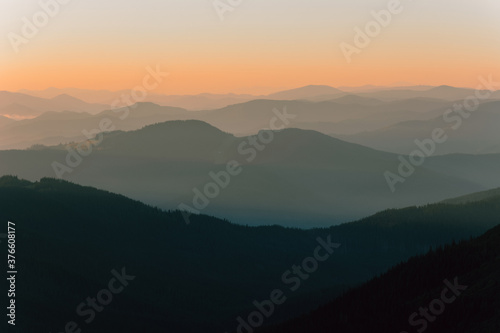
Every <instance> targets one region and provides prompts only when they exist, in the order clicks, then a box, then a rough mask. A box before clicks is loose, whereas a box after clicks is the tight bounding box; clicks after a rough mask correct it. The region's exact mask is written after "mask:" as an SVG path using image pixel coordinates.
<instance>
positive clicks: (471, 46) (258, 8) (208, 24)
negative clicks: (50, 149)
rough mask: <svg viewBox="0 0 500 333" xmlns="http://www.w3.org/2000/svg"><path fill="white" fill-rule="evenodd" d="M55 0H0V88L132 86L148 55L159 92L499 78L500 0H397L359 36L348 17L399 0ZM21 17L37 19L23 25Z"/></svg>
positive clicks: (359, 23) (355, 19)
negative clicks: (359, 40)
mask: <svg viewBox="0 0 500 333" xmlns="http://www.w3.org/2000/svg"><path fill="white" fill-rule="evenodd" d="M60 1H61V2H62V3H64V2H67V3H64V4H58V3H57V2H56V0H0V33H1V34H2V38H1V39H0V90H9V91H17V90H20V89H30V90H41V89H45V88H48V87H58V88H68V87H75V88H85V89H106V90H120V89H130V88H132V87H134V86H136V85H138V84H141V82H142V80H143V78H144V76H145V75H146V74H147V70H146V68H147V67H148V66H149V67H151V68H155V67H157V66H158V67H159V68H161V69H162V70H163V71H165V72H168V73H169V76H168V77H167V78H166V79H165V80H164V81H163V82H162V84H161V85H160V86H159V87H158V88H157V90H156V92H157V93H164V94H197V93H203V92H210V93H229V92H234V93H252V94H261V93H269V92H274V91H277V90H281V89H289V88H296V87H300V86H305V85H309V84H325V85H330V86H335V87H338V86H362V85H366V84H372V85H383V86H388V85H394V84H395V83H399V82H407V83H409V84H415V85H442V84H447V85H453V86H462V87H476V85H477V82H478V77H479V76H487V75H489V74H492V75H493V77H498V78H500V62H499V61H498V59H500V19H499V17H500V1H498V0H469V1H467V0H439V1H436V0H413V1H412V0H401V1H400V5H399V6H398V7H394V8H398V10H395V12H397V13H393V14H390V16H391V18H390V22H389V23H388V24H384V25H385V26H382V25H381V24H378V26H379V27H380V29H379V31H377V30H371V34H372V37H369V36H368V38H369V42H368V43H365V44H366V45H362V44H358V46H360V45H361V46H363V47H357V45H356V43H355V41H354V39H355V35H356V33H355V30H354V29H355V28H356V27H358V28H360V29H361V30H362V31H364V30H365V28H366V26H367V25H368V26H371V27H375V28H374V29H376V26H377V24H375V25H374V24H373V22H375V21H374V17H373V16H372V11H375V12H380V11H382V10H384V11H387V10H388V9H387V8H388V7H389V6H390V4H391V2H392V1H397V0H383V1H380V0H240V1H239V4H238V0H60ZM217 1H218V2H217ZM54 3H57V4H58V5H57V7H58V8H57V10H53V12H52V14H53V15H52V16H49V15H45V18H46V19H45V20H44V14H40V13H41V11H42V10H43V9H42V4H49V5H48V6H49V7H48V8H52V9H53V8H54ZM215 3H218V4H222V5H225V6H226V7H225V8H226V9H227V8H229V9H230V10H226V11H224V12H223V13H222V12H221V11H219V12H218V11H217V10H216V8H215V6H214V4H215ZM229 3H233V4H235V6H231V5H229ZM221 8H222V7H221ZM391 8H393V7H391ZM387 12H388V11H387ZM42 13H43V12H42ZM389 13H390V12H389ZM219 14H220V15H219ZM221 17H222V18H223V20H221ZM23 18H26V20H27V21H28V22H30V23H31V24H34V19H38V20H39V21H37V22H39V24H40V27H38V28H37V30H38V31H37V32H36V33H33V34H32V35H29V34H28V35H26V34H23V30H24V32H26V31H28V32H32V31H29V29H27V28H26V27H25V28H24V29H23V26H25V25H26V23H25V20H24V19H23ZM23 20H24V21H23ZM35 23H36V22H35ZM35 27H36V26H35ZM365 33H366V32H365ZM18 37H19V38H18ZM21 41H22V42H21ZM365 42H366V41H365ZM341 45H344V50H345V49H346V45H349V50H353V49H354V48H356V52H355V53H352V54H351V55H350V57H349V58H350V62H348V61H347V58H346V56H345V52H344V51H343V49H342V48H341ZM16 49H17V52H16Z"/></svg>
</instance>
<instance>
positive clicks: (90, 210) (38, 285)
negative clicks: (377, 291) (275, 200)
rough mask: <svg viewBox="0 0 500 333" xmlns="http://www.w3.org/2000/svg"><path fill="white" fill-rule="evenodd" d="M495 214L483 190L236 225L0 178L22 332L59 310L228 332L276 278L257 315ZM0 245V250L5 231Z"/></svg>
mask: <svg viewBox="0 0 500 333" xmlns="http://www.w3.org/2000/svg"><path fill="white" fill-rule="evenodd" d="M499 215H500V207H499V205H498V203H497V202H494V201H491V202H480V203H474V204H467V205H459V206H455V205H443V204H438V205H431V206H427V207H422V208H408V209H403V210H394V211H387V212H382V213H380V214H377V215H375V216H372V217H370V218H367V219H364V220H362V221H359V222H356V223H350V224H344V225H342V226H337V227H332V228H329V229H312V230H307V231H306V230H300V229H289V228H283V227H277V226H269V227H246V226H239V225H234V224H231V223H229V222H228V221H224V220H220V219H216V218H212V217H209V216H203V215H200V216H194V215H193V216H191V224H190V225H186V224H185V223H184V220H183V217H182V215H181V213H179V212H164V211H161V210H159V209H156V208H152V207H149V206H146V205H144V204H142V203H140V202H138V201H134V200H130V199H128V198H126V197H123V196H120V195H115V194H112V193H109V192H105V191H101V190H97V189H94V188H91V187H82V186H79V185H75V184H72V183H69V182H65V181H59V180H54V179H47V178H45V179H42V180H40V181H39V182H29V181H24V180H19V179H17V178H15V177H2V178H0V221H2V222H1V225H2V226H3V227H2V228H5V230H6V225H7V221H12V222H15V223H16V235H17V236H16V251H17V252H16V261H17V266H18V267H17V269H18V271H19V274H18V282H17V284H18V286H19V288H18V293H17V295H16V297H17V301H18V303H19V308H18V313H17V315H18V317H17V319H18V322H17V325H16V326H17V327H16V328H18V329H19V330H20V331H22V332H42V331H45V332H53V333H54V332H61V331H63V328H64V325H65V324H66V322H68V321H75V322H77V323H79V324H81V327H82V330H83V332H143V331H147V330H152V331H166V332H182V333H186V332H199V331H204V332H217V333H219V332H225V331H228V332H229V331H231V330H233V329H235V328H236V326H237V323H236V318H237V317H238V316H246V315H248V313H250V312H251V311H253V310H254V307H253V305H252V302H253V301H254V300H264V299H266V298H268V297H269V293H270V291H272V290H274V289H276V288H281V289H283V290H286V291H288V294H287V296H288V297H289V298H288V300H287V302H286V303H285V304H283V305H282V306H280V307H279V308H278V309H277V310H276V313H275V314H274V315H273V316H272V317H271V318H269V319H268V320H267V321H266V324H267V323H273V322H274V323H276V322H279V321H282V320H287V319H290V318H292V317H295V316H298V315H299V314H301V313H305V312H308V311H311V310H313V309H314V308H316V307H317V306H318V305H321V304H326V303H327V302H328V301H329V300H331V299H333V298H334V297H335V296H337V295H338V294H339V293H340V292H341V291H342V290H346V287H347V286H354V285H357V284H359V283H362V282H364V281H367V280H368V279H370V278H371V277H373V276H375V275H376V274H380V273H382V272H384V271H386V270H387V269H388V268H390V267H391V266H393V265H395V264H397V263H398V262H401V261H402V260H406V259H408V258H409V257H410V256H413V255H416V254H422V253H425V252H427V251H428V249H429V247H430V246H437V245H442V244H446V243H449V242H451V241H452V240H453V239H456V240H459V239H463V238H469V237H470V236H471V235H477V234H480V233H482V232H484V231H485V230H487V229H488V228H490V227H491V226H493V225H496V224H497V223H498V216H499ZM2 232H3V230H2ZM328 235H331V239H332V241H333V242H338V243H341V246H340V248H338V249H337V250H336V251H335V252H334V253H333V254H332V256H331V257H330V258H329V259H328V260H327V261H325V262H322V263H321V264H320V266H319V268H318V269H317V271H315V272H314V274H311V276H310V278H308V279H307V281H303V283H301V286H300V288H299V289H298V290H297V291H295V292H291V291H290V290H289V287H290V285H289V284H285V283H284V282H283V281H282V275H283V273H284V272H286V271H287V270H289V269H291V267H292V265H296V264H300V263H301V262H302V261H303V260H304V258H307V257H310V256H312V255H313V251H314V250H315V248H316V247H317V246H318V242H317V240H316V239H317V237H322V238H323V239H327V237H328ZM0 249H1V251H6V244H5V243H4V242H2V243H0ZM2 267H3V266H2ZM122 267H124V268H125V269H126V272H127V274H130V275H134V276H136V278H135V280H134V281H132V282H131V283H130V285H129V286H128V287H127V288H126V289H125V290H124V292H123V293H121V294H118V295H116V296H115V298H114V300H113V301H112V303H111V304H110V305H109V306H107V307H106V308H105V310H103V312H100V313H97V316H96V319H95V320H94V321H93V322H92V323H91V324H89V325H87V324H84V323H83V320H82V317H79V316H78V315H77V314H76V312H75V310H76V307H77V306H78V305H79V304H80V303H81V302H83V301H85V300H86V299H87V297H95V295H96V294H97V292H99V291H100V290H101V289H103V288H105V287H106V286H107V283H108V282H109V280H110V279H111V277H112V275H111V270H112V269H116V270H121V268H122ZM3 283H5V281H4V282H3ZM5 287H6V286H5Z"/></svg>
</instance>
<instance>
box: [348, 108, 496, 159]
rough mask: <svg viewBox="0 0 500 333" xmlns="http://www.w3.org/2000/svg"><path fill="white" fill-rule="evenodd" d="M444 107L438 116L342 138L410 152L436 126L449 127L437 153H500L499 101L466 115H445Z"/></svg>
mask: <svg viewBox="0 0 500 333" xmlns="http://www.w3.org/2000/svg"><path fill="white" fill-rule="evenodd" d="M444 114H445V110H443V112H442V114H441V115H439V116H438V117H437V118H434V119H430V120H418V121H417V120H414V121H405V122H401V123H398V124H395V125H392V126H389V127H387V128H383V129H379V130H376V131H371V132H364V133H358V134H355V135H350V136H342V137H341V138H343V139H345V140H347V141H350V142H355V143H359V144H362V145H366V146H369V147H372V148H375V149H381V150H384V151H390V152H394V153H400V154H409V153H410V152H412V151H413V150H414V149H416V148H417V147H416V146H415V143H414V141H415V139H419V140H423V139H425V138H430V137H431V135H432V131H433V130H434V129H435V128H442V129H444V130H445V131H446V135H447V136H448V139H447V141H446V142H444V143H442V144H439V145H438V146H437V150H436V153H437V154H450V153H463V154H487V153H500V143H499V142H500V134H499V132H498V130H497V124H498V123H499V122H500V101H493V102H486V103H483V104H481V105H480V106H479V108H478V110H477V111H475V112H474V113H467V114H468V115H467V116H465V117H463V116H459V115H458V113H455V114H452V115H448V116H447V117H446V119H445V118H443V117H444Z"/></svg>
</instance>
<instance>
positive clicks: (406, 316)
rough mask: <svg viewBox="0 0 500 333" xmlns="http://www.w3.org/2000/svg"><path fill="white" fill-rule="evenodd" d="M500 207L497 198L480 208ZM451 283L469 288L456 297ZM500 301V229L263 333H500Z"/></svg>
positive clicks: (442, 249)
mask: <svg viewBox="0 0 500 333" xmlns="http://www.w3.org/2000/svg"><path fill="white" fill-rule="evenodd" d="M499 204H500V200H499V197H494V198H489V199H486V200H485V201H484V202H482V203H480V204H478V205H477V207H478V208H480V207H483V208H485V209H487V208H488V207H491V206H495V205H496V206H497V207H498V206H499ZM479 218H480V217H479V216H478V219H479ZM445 280H448V281H449V282H450V283H451V285H453V286H455V287H456V284H458V285H460V286H466V287H467V288H466V289H465V290H461V289H464V287H456V289H458V291H457V292H456V293H454V292H453V291H451V289H452V288H450V285H449V284H448V283H446V282H444V281H445ZM445 288H448V291H446V292H444V297H446V299H447V300H451V299H454V301H451V302H450V304H448V303H446V302H444V301H443V299H442V298H441V297H442V295H443V294H442V293H443V290H444V289H445ZM499 296H500V226H497V227H495V228H493V229H491V230H489V231H488V232H486V233H485V234H484V235H482V236H480V237H478V238H476V239H473V240H470V241H462V242H460V243H459V244H453V245H452V246H445V247H438V248H437V249H435V250H434V251H432V252H430V253H428V254H427V255H422V256H417V257H413V258H411V259H410V260H409V261H408V262H406V263H404V264H400V265H398V266H396V267H394V268H393V269H391V270H389V271H388V272H387V273H385V274H384V275H382V276H381V277H379V278H375V279H373V280H371V281H369V282H368V283H366V284H364V285H362V286H361V287H359V288H356V289H353V290H350V291H349V292H347V293H345V294H343V295H342V296H341V297H339V298H337V299H336V300H335V301H333V302H331V303H329V304H328V305H326V306H323V307H321V308H319V309H318V310H316V311H314V312H313V313H311V314H309V315H306V316H303V317H301V318H298V319H295V320H292V321H289V322H287V323H285V324H282V325H280V326H275V327H268V328H266V329H263V330H261V331H258V332H259V333H285V332H286V333H302V332H303V333H306V332H315V333H321V332H325V333H326V332H328V333H330V332H339V333H364V332H374V333H378V332H380V333H386V332H395V333H397V332H402V333H407V332H408V333H411V332H424V331H425V332H428V333H432V332H436V333H494V332H500V298H499ZM442 304H444V307H443V308H441V305H442ZM421 308H422V309H423V310H422V311H423V312H420V311H421ZM425 311H427V313H428V314H429V317H426V314H425Z"/></svg>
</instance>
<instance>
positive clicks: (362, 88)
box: [338, 84, 433, 93]
mask: <svg viewBox="0 0 500 333" xmlns="http://www.w3.org/2000/svg"><path fill="white" fill-rule="evenodd" d="M431 88H433V87H432V86H422V85H419V86H412V85H409V84H404V85H400V86H395V85H394V86H391V87H388V86H375V85H370V84H368V85H364V86H360V87H346V86H342V87H338V89H340V90H342V91H346V92H353V93H359V92H369V91H371V92H374V91H378V90H429V89H431Z"/></svg>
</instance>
